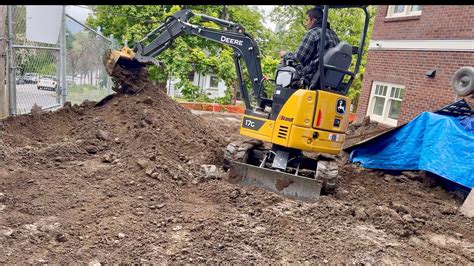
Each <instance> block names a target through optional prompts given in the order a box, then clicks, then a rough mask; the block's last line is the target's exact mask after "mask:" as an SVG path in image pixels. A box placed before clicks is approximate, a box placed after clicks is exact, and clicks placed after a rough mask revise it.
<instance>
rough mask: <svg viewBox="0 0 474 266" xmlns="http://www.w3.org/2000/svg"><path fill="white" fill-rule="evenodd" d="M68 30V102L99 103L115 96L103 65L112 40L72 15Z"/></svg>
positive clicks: (67, 24)
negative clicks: (108, 96) (112, 94)
mask: <svg viewBox="0 0 474 266" xmlns="http://www.w3.org/2000/svg"><path fill="white" fill-rule="evenodd" d="M66 29H67V30H66V46H67V53H66V80H67V84H68V94H67V96H66V99H67V101H70V102H71V103H72V104H79V103H81V102H83V101H84V100H91V101H99V100H101V99H102V98H104V97H105V96H107V95H109V94H111V93H113V91H112V89H111V88H112V80H111V79H110V77H109V76H108V75H107V72H106V70H105V67H104V65H103V63H102V56H103V55H104V53H105V52H106V51H107V49H109V48H110V47H111V41H110V40H109V39H108V38H105V37H103V36H102V35H100V34H98V33H97V32H96V31H94V30H93V29H90V28H88V27H85V26H84V25H82V23H80V22H78V21H77V20H75V19H74V18H72V17H69V16H67V17H66Z"/></svg>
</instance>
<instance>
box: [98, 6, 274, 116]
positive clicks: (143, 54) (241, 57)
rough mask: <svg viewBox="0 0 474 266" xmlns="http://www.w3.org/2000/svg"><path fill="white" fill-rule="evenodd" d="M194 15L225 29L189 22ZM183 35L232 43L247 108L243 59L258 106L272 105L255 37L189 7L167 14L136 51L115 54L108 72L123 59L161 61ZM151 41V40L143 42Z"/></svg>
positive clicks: (139, 44) (233, 24)
mask: <svg viewBox="0 0 474 266" xmlns="http://www.w3.org/2000/svg"><path fill="white" fill-rule="evenodd" d="M194 15H199V16H200V17H201V19H202V20H203V21H212V22H214V23H216V24H218V25H220V26H221V27H224V28H226V30H219V29H210V28H206V27H201V26H198V25H194V24H191V23H189V22H188V21H189V19H190V18H191V17H192V16H194ZM183 34H187V35H194V36H198V37H202V38H205V39H208V40H211V41H214V42H217V43H221V44H224V45H228V46H231V47H232V48H233V50H234V64H235V67H236V72H237V80H238V86H239V89H240V92H241V94H242V98H243V100H244V102H245V105H246V108H247V109H252V104H251V100H250V97H249V95H248V91H247V86H246V83H245V79H244V76H243V73H242V65H241V61H244V62H245V65H246V67H247V71H248V74H249V77H250V83H251V87H252V91H253V96H254V98H255V101H256V103H257V105H258V107H260V108H265V106H271V104H272V100H271V99H268V98H267V95H266V93H265V90H264V87H263V84H262V83H263V74H262V68H261V63H260V50H259V48H258V45H257V43H256V42H255V41H254V39H253V38H252V37H251V36H250V35H249V34H247V33H245V30H244V28H243V27H242V26H241V25H239V24H236V23H233V22H230V21H226V20H222V19H218V18H214V17H211V16H207V15H203V14H194V13H193V12H192V11H191V10H189V9H184V10H180V11H178V12H176V13H175V14H173V15H172V16H170V17H167V18H166V20H165V22H164V23H163V24H162V25H161V26H159V27H158V28H156V29H155V30H153V31H152V32H150V33H149V34H148V35H147V36H145V38H143V39H142V40H141V41H139V42H138V43H136V45H135V46H134V48H133V51H131V50H130V49H129V48H124V49H123V50H122V51H121V52H120V54H117V53H115V59H114V60H111V61H110V62H109V66H108V67H107V69H108V71H109V74H111V72H112V71H113V69H114V67H115V65H116V64H117V62H118V61H120V60H134V61H135V60H136V61H138V62H140V63H143V64H148V63H154V64H159V63H158V62H157V61H156V60H155V57H156V56H158V55H159V54H161V53H162V52H163V51H164V50H166V49H168V48H169V47H170V46H171V45H172V43H173V40H174V39H176V38H177V37H179V36H181V35H183ZM148 40H151V41H150V42H149V43H148V44H147V45H144V43H145V42H147V41H148ZM127 49H128V50H127Z"/></svg>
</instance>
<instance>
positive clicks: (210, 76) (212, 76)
mask: <svg viewBox="0 0 474 266" xmlns="http://www.w3.org/2000/svg"><path fill="white" fill-rule="evenodd" d="M212 78H216V79H217V85H216V87H213V86H211V80H212ZM219 82H220V79H219V77H218V76H216V75H209V88H212V89H218V88H219Z"/></svg>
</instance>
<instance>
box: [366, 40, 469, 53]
mask: <svg viewBox="0 0 474 266" xmlns="http://www.w3.org/2000/svg"><path fill="white" fill-rule="evenodd" d="M369 50H423V51H466V52H474V40H371V41H370V44H369Z"/></svg>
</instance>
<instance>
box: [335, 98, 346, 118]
mask: <svg viewBox="0 0 474 266" xmlns="http://www.w3.org/2000/svg"><path fill="white" fill-rule="evenodd" d="M345 112H346V100H344V99H339V100H337V103H336V113H338V114H340V115H343V114H344V113H345Z"/></svg>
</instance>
